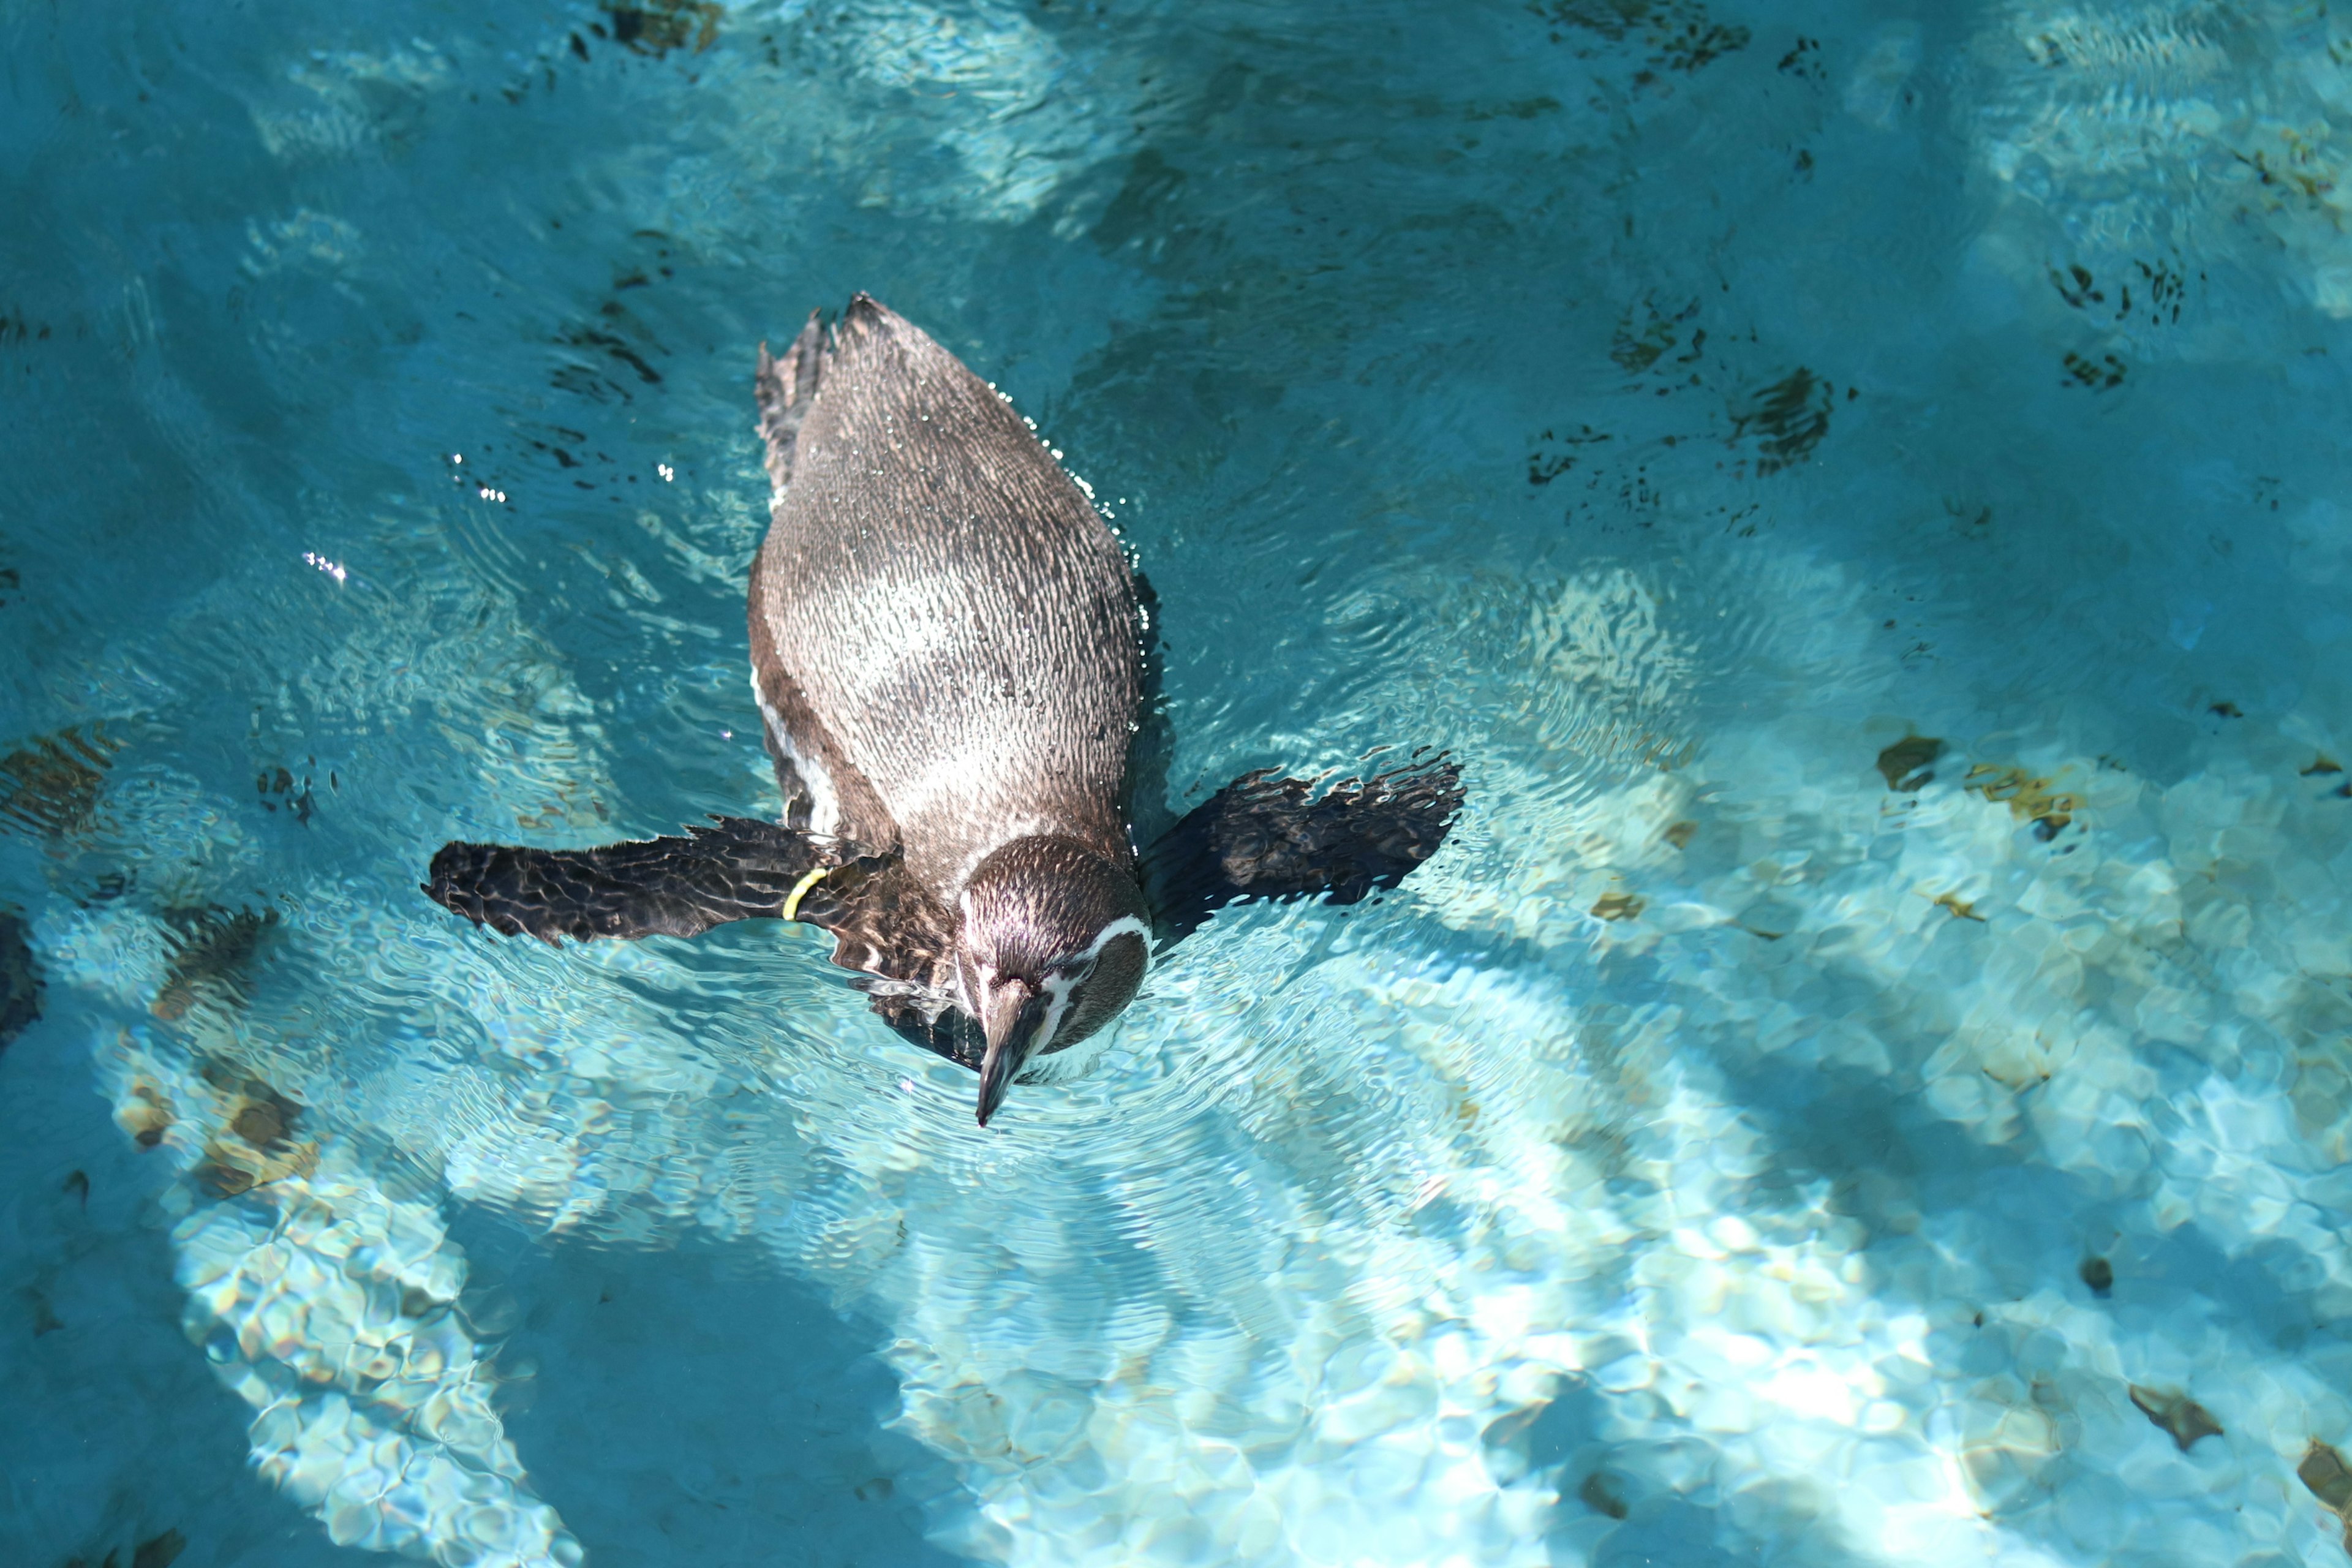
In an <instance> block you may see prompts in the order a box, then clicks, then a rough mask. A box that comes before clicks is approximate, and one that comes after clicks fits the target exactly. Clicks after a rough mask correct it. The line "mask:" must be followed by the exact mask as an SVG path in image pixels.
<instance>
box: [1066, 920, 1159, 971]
mask: <svg viewBox="0 0 2352 1568" xmlns="http://www.w3.org/2000/svg"><path fill="white" fill-rule="evenodd" d="M1123 936H1132V937H1139V938H1141V939H1142V942H1143V966H1144V967H1145V968H1146V969H1149V968H1150V967H1151V928H1150V926H1148V925H1145V924H1144V923H1143V922H1142V921H1139V920H1138V919H1136V918H1135V917H1134V916H1133V915H1121V916H1120V917H1119V918H1118V919H1117V920H1115V921H1111V922H1110V924H1108V925H1107V926H1105V927H1103V928H1102V930H1100V931H1097V932H1096V933H1095V940H1094V943H1093V945H1092V946H1090V947H1088V948H1087V950H1086V952H1082V953H1080V954H1079V955H1078V956H1079V957H1081V958H1084V959H1087V960H1088V961H1089V962H1091V961H1092V960H1094V959H1097V958H1100V957H1101V956H1102V950H1103V949H1104V948H1106V947H1108V946H1109V945H1110V944H1111V943H1112V942H1116V941H1118V939H1119V938H1120V937H1123Z"/></svg>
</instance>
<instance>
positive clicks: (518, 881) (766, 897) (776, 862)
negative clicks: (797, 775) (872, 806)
mask: <svg viewBox="0 0 2352 1568" xmlns="http://www.w3.org/2000/svg"><path fill="white" fill-rule="evenodd" d="M711 820H712V821H713V822H715V823H717V824H718V826H715V827H689V828H688V829H687V836H686V837H682V838H646V839H641V840H637V841H635V842H633V843H627V844H607V845H604V846H602V847H598V848H595V849H528V848H521V847H517V846H514V845H509V844H445V845H443V846H442V847H441V850H440V852H439V853H438V854H436V855H435V856H434V857H433V867H432V878H433V879H432V880H431V881H429V882H427V883H425V894H426V895H427V896H428V897H430V898H431V899H432V900H433V901H434V902H435V903H437V904H440V905H443V906H444V907H446V908H447V909H450V910H455V911H456V912H457V913H458V914H461V915H463V916H465V917H466V918H467V920H469V921H473V922H474V923H475V924H476V925H486V926H488V927H489V928H490V929H491V930H492V931H499V932H502V933H504V934H505V935H508V936H535V937H537V938H539V939H540V940H541V942H550V943H554V942H558V940H559V939H561V938H563V937H567V936H568V937H570V938H572V940H573V941H574V942H587V941H590V940H591V939H593V938H595V937H620V938H633V937H644V936H697V935H699V934H700V933H702V932H703V931H709V929H710V928H711V927H712V926H715V925H723V924H725V923H726V922H728V921H749V920H780V919H782V918H783V915H784V911H785V910H786V908H787V906H789V905H790V904H791V902H792V900H793V894H794V892H795V891H796V890H805V880H806V879H808V878H809V877H810V876H811V875H812V874H813V873H819V872H823V871H824V870H826V869H827V868H831V867H834V866H836V865H838V864H840V863H841V860H842V855H841V853H840V852H839V847H837V846H835V844H834V843H833V841H831V840H828V839H819V838H813V837H810V836H809V835H808V834H805V833H801V832H798V831H795V830H794V829H793V828H789V827H780V826H776V825H775V824H774V823H772V822H754V821H751V820H750V819H749V818H746V817H740V816H719V817H713V818H712V819H711Z"/></svg>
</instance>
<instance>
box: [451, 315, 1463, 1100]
mask: <svg viewBox="0 0 2352 1568" xmlns="http://www.w3.org/2000/svg"><path fill="white" fill-rule="evenodd" d="M756 388H757V393H758V402H759V410H760V433H761V437H762V438H763V440H764V441H765V443H766V447H767V468H768V474H769V477H770V479H772V482H773V487H774V489H773V500H772V506H771V521H770V525H769V529H768V537H767V542H765V544H763V545H762V546H761V550H760V553H759V556H758V558H757V559H756V560H755V561H754V562H753V563H752V566H751V604H750V618H751V689H752V692H753V694H754V696H755V697H756V698H757V699H758V701H759V706H760V713H761V719H762V721H763V722H764V729H765V734H766V741H767V748H768V752H769V754H770V756H771V757H772V759H773V761H774V763H775V770H776V784H777V787H778V789H779V791H780V792H781V793H782V796H783V801H784V815H783V818H782V821H781V822H776V823H770V822H762V821H754V820H751V819H747V818H741V817H719V818H714V819H713V820H714V823H715V826H708V827H702V826H698V827H690V828H688V831H687V834H686V836H685V837H667V838H654V839H648V840H642V841H638V842H634V843H626V844H614V845H608V846H605V847H602V848H595V849H578V850H565V849H532V848H520V847H511V846H504V845H486V844H449V845H446V846H444V847H443V848H442V849H441V851H440V852H439V853H438V854H436V855H435V856H434V858H433V864H432V869H431V876H432V880H431V881H429V882H427V883H426V884H425V892H426V893H427V894H428V895H430V896H431V897H432V898H433V899H434V900H436V901H437V902H439V903H441V904H443V905H446V907H447V908H449V909H451V910H455V911H456V912H457V913H458V914H461V915H464V916H466V917H467V918H468V919H469V920H471V921H474V922H475V923H476V924H477V925H488V926H489V927H491V928H492V929H493V930H496V931H501V932H504V933H505V934H507V935H509V936H515V935H522V934H525V933H528V934H530V935H532V936H536V937H539V938H541V939H542V940H544V941H546V942H551V943H557V942H559V939H561V938H562V937H571V938H572V939H574V940H575V941H586V940H589V939H591V938H594V937H622V938H630V937H642V936H650V935H656V934H662V935H670V936H692V935H695V934H696V933H698V932H699V931H707V930H709V928H710V927H711V926H714V925H718V924H720V923H721V922H724V921H737V920H751V919H782V920H787V921H792V920H797V921H805V922H808V923H811V924H814V925H816V926H819V927H822V928H823V929H824V930H825V931H829V932H831V933H832V934H833V936H834V938H835V948H834V954H833V958H834V962H835V963H838V964H841V965H843V966H844V967H845V968H848V969H852V970H856V971H859V972H860V973H861V976H862V978H861V981H860V982H859V984H862V985H863V986H864V988H865V989H866V992H867V994H868V995H869V997H870V1000H871V1004H872V1005H873V1008H874V1010H875V1011H876V1012H877V1013H878V1014H880V1015H881V1016H882V1017H883V1018H884V1019H885V1020H886V1021H887V1022H888V1023H889V1024H890V1025H891V1026H892V1027H894V1028H896V1029H898V1031H899V1033H901V1034H902V1035H905V1036H906V1037H908V1038H909V1039H912V1040H914V1041H915V1042H916V1043H918V1044H919V1045H922V1046H925V1047H928V1048H929V1049H931V1050H934V1051H937V1052H939V1053H940V1055H942V1056H945V1057H947V1058H950V1059H951V1060H953V1061H956V1062H959V1063H961V1064H962V1065H963V1066H965V1067H967V1068H972V1069H974V1070H975V1071H977V1072H978V1073H979V1074H980V1122H981V1125H982V1126H983V1127H984V1126H986V1125H987V1124H988V1121H989V1118H990V1117H991V1116H992V1115H993V1114H995V1112H996V1110H997V1107H998V1106H999V1104H1000V1103H1002V1101H1003V1098H1004V1092H1005V1089H1006V1088H1007V1087H1008V1086H1009V1085H1010V1084H1011V1083H1012V1082H1013V1079H1014V1077H1015V1076H1016V1075H1017V1074H1019V1073H1020V1072H1021V1071H1022V1069H1023V1068H1024V1066H1025V1065H1027V1064H1028V1063H1029V1062H1030V1061H1031V1060H1032V1059H1033V1058H1038V1057H1043V1056H1045V1055H1049V1054H1051V1053H1054V1052H1057V1051H1062V1050H1065V1049H1066V1048H1068V1047H1071V1046H1074V1045H1076V1044H1077V1043H1078V1042H1079V1041H1081V1040H1084V1039H1086V1038H1087V1037H1088V1036H1090V1035H1092V1034H1094V1033H1095V1032H1096V1031H1097V1030H1098V1029H1100V1028H1101V1027H1102V1026H1104V1025H1106V1024H1108V1022H1109V1021H1110V1020H1111V1019H1112V1018H1113V1017H1115V1016H1117V1015H1118V1012H1119V1010H1120V1009H1121V1008H1123V1007H1125V1006H1126V1005H1127V1004H1128V1002H1129V1000H1130V999H1131V998H1132V997H1133V996H1134V995H1135V992H1136V987H1137V986H1138V985H1139V984H1141V983H1142V980H1143V975H1144V971H1145V969H1146V967H1147V966H1148V965H1149V964H1150V962H1151V958H1152V952H1153V946H1154V943H1155V942H1156V943H1157V944H1158V946H1159V947H1160V949H1161V950H1162V951H1164V950H1165V949H1166V947H1167V946H1169V945H1170V944H1171V943H1173V942H1177V941H1179V940H1181V938H1182V937H1184V936H1185V935H1186V934H1188V933H1189V932H1191V931H1194V930H1196V929H1198V928H1199V927H1200V925H1201V924H1202V923H1203V922H1204V921H1206V920H1207V919H1208V918H1209V916H1210V915H1211V913H1213V911H1214V910H1216V909H1218V908H1220V907H1222V906H1223V905H1224V904H1227V903H1230V902H1233V901H1234V900H1239V899H1250V898H1272V899H1286V898H1297V897H1302V896H1308V895H1316V894H1321V895H1327V896H1328V898H1329V899H1330V900H1331V901H1332V902H1335V903H1352V902H1354V901H1356V900H1360V899H1361V898H1363V897H1364V896H1365V895H1366V894H1367V893H1369V892H1370V891H1371V890H1373V889H1378V888H1391V887H1394V886H1395V885H1396V884H1397V883H1398V882H1399V881H1401V880H1402V879H1403V877H1404V875H1405V873H1406V872H1408V871H1410V870H1412V868H1414V867H1415V866H1417V865H1419V864H1420V863H1421V862H1422V861H1423V860H1424V859H1426V858H1429V856H1430V855H1431V854H1433V852H1434V851H1435V850H1436V848H1437V847H1438V846H1439V845H1440V844H1441V843H1442V842H1444V837H1445V835H1446V831H1447V829H1448V827H1449V826H1451V824H1452V821H1453V817H1454V811H1455V810H1456V809H1457V808H1458V806H1459V805H1460V804H1461V800H1462V790H1461V778H1460V773H1459V770H1458V769H1457V768H1455V767H1454V765H1453V764H1451V763H1447V762H1446V761H1445V760H1444V758H1443V757H1442V756H1439V757H1428V756H1425V755H1422V754H1418V753H1417V754H1416V756H1415V759H1414V760H1413V761H1412V762H1409V763H1406V764H1405V765H1403V766H1402V767H1399V768H1395V769H1393V770H1391V771H1390V772H1387V773H1381V774H1378V775H1376V776H1374V777H1372V778H1370V779H1369V780H1355V779H1351V780H1348V781H1346V782H1345V783H1343V784H1339V785H1338V786H1337V787H1334V788H1330V789H1326V790H1321V791H1320V792H1319V793H1318V788H1317V785H1316V784H1313V783H1310V782H1308V781H1305V780H1298V779H1282V778H1276V777H1275V776H1274V774H1273V773H1272V772H1271V771H1270V770H1268V771H1261V772H1257V773H1247V774H1244V776H1243V777H1241V778H1239V779H1236V780H1235V781H1234V783H1232V784H1228V785H1227V786H1225V787H1224V788H1223V789H1222V790H1220V791H1218V792H1217V794H1216V795H1214V796H1213V797H1212V798H1211V799H1209V800H1208V801H1207V802H1205V803H1204V804H1202V805H1200V806H1199V807H1197V808H1195V809H1194V810H1193V811H1192V812H1191V813H1190V814H1189V815H1187V816H1184V817H1183V818H1182V819H1181V821H1179V822H1177V823H1176V824H1175V825H1174V826H1172V827H1171V828H1169V829H1168V831H1166V832H1165V833H1163V834H1160V835H1159V836H1158V837H1156V838H1155V839H1154V840H1153V841H1152V842H1151V843H1150V847H1148V848H1145V849H1144V850H1143V851H1142V852H1141V853H1140V854H1139V853H1138V852H1137V849H1136V847H1135V843H1134V834H1133V826H1134V824H1135V823H1136V820H1137V808H1138V807H1139V806H1147V805H1150V803H1146V802H1141V801H1139V800H1136V799H1134V798H1133V793H1134V792H1133V791H1132V790H1131V789H1130V785H1131V784H1134V783H1136V782H1137V779H1136V775H1137V773H1139V772H1140V771H1142V770H1138V769H1136V768H1133V767H1131V765H1130V764H1131V762H1132V760H1133V753H1135V752H1138V751H1139V750H1140V749H1141V747H1140V745H1139V738H1140V737H1142V736H1143V735H1144V731H1145V727H1143V726H1139V722H1138V718H1139V710H1140V709H1141V707H1142V706H1143V702H1144V696H1145V692H1144V686H1145V679H1146V660H1145V655H1144V642H1143V637H1144V626H1143V624H1142V620H1141V617H1140V616H1139V603H1138V593H1137V586H1136V581H1135V579H1134V578H1133V577H1132V575H1131V574H1130V573H1129V567H1128V563H1127V558H1126V556H1125V555H1124V554H1123V553H1122V552H1121V550H1120V548H1119V544H1118V541H1117V540H1116V539H1114V538H1113V537H1112V535H1111V532H1110V531H1109V529H1108V528H1107V527H1105V526H1104V523H1103V521H1102V519H1101V517H1100V516H1099V515H1097V512H1096V510H1095V509H1094V507H1093V506H1092V504H1090V503H1089V502H1088V500H1087V498H1086V496H1085V495H1083V494H1082V493H1080V491H1079V489H1078V487H1077V485H1076V483H1075V482H1073V481H1072V480H1071V479H1070V478H1069V476H1068V475H1066V474H1065V473H1064V472H1063V471H1062V469H1061V468H1060V467H1059V466H1058V465H1057V464H1056V463H1055V460H1054V458H1053V456H1052V455H1051V454H1050V453H1049V452H1047V450H1046V449H1045V447H1044V445H1043V444H1042V443H1041V442H1040V441H1039V440H1038V438H1037V437H1036V436H1035V435H1034V433H1033V431H1032V430H1031V429H1030V428H1029V426H1027V425H1026V424H1025V423H1024V421H1023V420H1022V419H1021V417H1020V416H1018V415H1016V414H1014V413H1013V408H1012V406H1011V405H1010V403H1009V402H1008V400H1006V399H1005V398H1003V397H1002V396H1000V395H998V394H997V393H996V392H995V391H994V389H992V387H990V386H988V385H987V384H985V383H983V382H982V381H981V379H980V378H979V377H978V376H975V375H974V374H972V373H971V371H969V370H967V369H965V368H964V366H963V365H962V364H961V363H960V362H959V361H958V360H957V359H956V358H955V356H953V355H952V354H950V353H948V352H947V351H946V350H945V349H943V348H941V347H940V345H939V344H938V343H936V342H932V341H931V340H930V338H929V337H928V336H926V335H925V334H924V333H923V332H922V331H920V330H919V329H918V328H916V327H915V326H913V325H912V324H910V323H909V322H908V321H905V320H904V319H903V318H901V317H899V316H898V315H896V314H895V313H893V312H892V311H890V310H887V309H886V308H884V307H883V306H882V305H881V304H880V303H879V302H877V301H876V300H873V299H871V298H869V297H867V296H866V295H864V294H860V295H858V296H857V297H856V299H854V300H851V301H850V303H849V308H848V310H846V311H845V312H844V313H843V315H842V316H841V318H840V320H839V321H838V323H837V324H835V326H834V327H833V328H832V329H831V330H830V331H828V330H827V329H826V326H825V324H824V320H823V313H822V312H814V313H812V314H811V315H810V317H809V320H808V324H807V326H806V327H804V328H803V330H802V331H801V334H800V336H799V337H798V338H797V339H796V340H795V341H794V342H793V345H792V347H791V348H790V349H788V350H786V351H785V353H784V355H783V357H782V359H773V358H771V357H770V356H769V354H768V352H767V350H766V349H765V347H762V348H761V351H760V361H759V370H758V375H757V380H756ZM1147 592H1148V590H1147Z"/></svg>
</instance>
